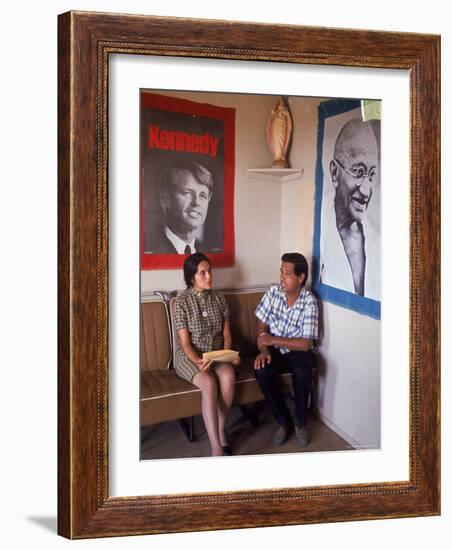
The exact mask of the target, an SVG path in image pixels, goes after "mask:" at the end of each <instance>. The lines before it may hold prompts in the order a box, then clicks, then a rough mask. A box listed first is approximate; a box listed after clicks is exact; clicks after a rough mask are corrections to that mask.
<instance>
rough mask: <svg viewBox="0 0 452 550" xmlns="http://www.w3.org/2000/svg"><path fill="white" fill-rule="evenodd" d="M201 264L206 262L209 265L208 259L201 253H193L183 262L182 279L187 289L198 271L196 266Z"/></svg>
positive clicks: (191, 284)
mask: <svg viewBox="0 0 452 550" xmlns="http://www.w3.org/2000/svg"><path fill="white" fill-rule="evenodd" d="M201 262H208V263H209V265H210V260H209V258H208V257H207V256H206V255H205V254H203V253H202V252H195V253H194V254H191V255H190V256H188V258H187V259H186V260H185V262H184V279H185V284H186V285H187V288H190V287H192V286H193V279H194V278H195V275H196V272H197V271H198V265H199V264H200V263H201Z"/></svg>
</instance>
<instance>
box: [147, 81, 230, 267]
mask: <svg viewBox="0 0 452 550" xmlns="http://www.w3.org/2000/svg"><path fill="white" fill-rule="evenodd" d="M140 132H141V135H140V150H141V159H140V160H141V167H140V168H141V169H140V176H141V269H143V270H146V269H172V268H179V267H182V265H183V263H184V260H185V258H186V257H187V255H188V254H192V253H194V252H204V253H206V254H208V256H209V258H210V260H211V262H212V265H214V266H220V267H226V266H231V265H233V263H234V219H233V210H234V209H233V206H234V138H235V109H231V108H223V107H219V106H216V105H209V104H206V103H197V102H193V101H188V100H185V99H180V98H176V97H172V96H165V95H160V94H155V93H150V92H147V91H141V94H140Z"/></svg>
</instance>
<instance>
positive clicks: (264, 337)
mask: <svg viewBox="0 0 452 550" xmlns="http://www.w3.org/2000/svg"><path fill="white" fill-rule="evenodd" d="M263 346H273V336H272V335H271V334H268V332H261V333H260V334H259V336H258V337H257V347H258V348H259V349H261V348H262V347H263Z"/></svg>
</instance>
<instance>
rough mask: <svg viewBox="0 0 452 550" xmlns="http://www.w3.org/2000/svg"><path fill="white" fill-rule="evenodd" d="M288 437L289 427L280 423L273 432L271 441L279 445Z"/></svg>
mask: <svg viewBox="0 0 452 550" xmlns="http://www.w3.org/2000/svg"><path fill="white" fill-rule="evenodd" d="M288 437H289V428H288V427H287V426H284V424H280V425H279V426H278V429H277V430H276V432H275V433H274V434H273V443H274V444H275V445H277V446H278V447H279V446H280V445H282V444H283V443H285V441H286V439H287V438H288Z"/></svg>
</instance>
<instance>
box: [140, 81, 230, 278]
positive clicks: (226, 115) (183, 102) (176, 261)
mask: <svg viewBox="0 0 452 550" xmlns="http://www.w3.org/2000/svg"><path fill="white" fill-rule="evenodd" d="M140 107H141V108H143V107H152V108H156V109H161V110H162V111H171V112H177V113H183V114H190V115H198V116H207V117H209V118H217V119H221V120H223V123H224V251H223V252H222V253H220V254H210V253H209V254H207V256H208V257H209V259H210V261H211V263H212V266H214V267H231V266H233V265H234V252H235V242H234V177H235V109H234V108H230V107H218V106H216V105H211V104H208V103H198V102H194V101H190V100H188V99H180V98H177V97H170V96H164V95H160V94H154V93H150V92H147V91H145V90H143V91H142V92H141V94H140ZM142 155H143V148H142V147H141V148H140V164H141V170H140V256H141V269H142V270H152V269H173V268H181V267H182V266H183V264H184V261H185V259H186V258H187V255H186V254H145V253H144V196H143V186H144V173H143V162H142V160H143V159H142Z"/></svg>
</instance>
